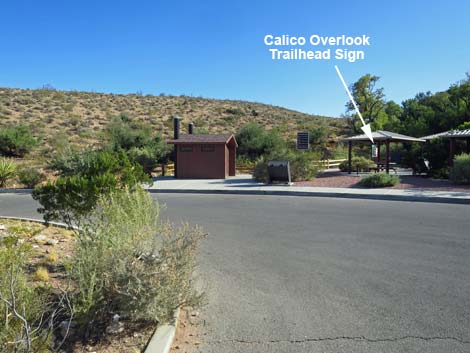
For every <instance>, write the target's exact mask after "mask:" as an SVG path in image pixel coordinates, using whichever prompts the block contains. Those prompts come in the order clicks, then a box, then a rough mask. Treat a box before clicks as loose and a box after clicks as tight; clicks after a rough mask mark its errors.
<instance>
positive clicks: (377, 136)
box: [343, 130, 425, 142]
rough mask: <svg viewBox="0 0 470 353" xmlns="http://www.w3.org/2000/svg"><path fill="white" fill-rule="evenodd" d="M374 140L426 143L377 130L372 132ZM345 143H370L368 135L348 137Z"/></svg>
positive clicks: (414, 138) (421, 140)
mask: <svg viewBox="0 0 470 353" xmlns="http://www.w3.org/2000/svg"><path fill="white" fill-rule="evenodd" d="M372 138H373V139H374V141H376V140H377V141H386V140H389V141H395V142H425V141H424V140H423V139H419V138H416V137H412V136H406V135H402V134H397V133H396V132H390V131H385V130H377V131H373V132H372ZM343 141H370V140H369V137H367V135H366V134H362V135H356V136H351V137H346V138H344V139H343Z"/></svg>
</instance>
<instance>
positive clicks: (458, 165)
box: [451, 153, 470, 184]
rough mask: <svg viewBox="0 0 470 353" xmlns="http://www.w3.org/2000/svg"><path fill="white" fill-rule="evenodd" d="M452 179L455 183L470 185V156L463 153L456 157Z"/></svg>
mask: <svg viewBox="0 0 470 353" xmlns="http://www.w3.org/2000/svg"><path fill="white" fill-rule="evenodd" d="M451 178H452V181H453V182H455V183H462V184H470V154H467V153H462V154H460V155H458V156H456V157H455V159H454V165H453V166H452V171H451Z"/></svg>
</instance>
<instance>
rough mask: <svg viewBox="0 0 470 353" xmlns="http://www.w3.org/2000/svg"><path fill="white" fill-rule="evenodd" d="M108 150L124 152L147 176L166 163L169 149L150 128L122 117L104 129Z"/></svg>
mask: <svg viewBox="0 0 470 353" xmlns="http://www.w3.org/2000/svg"><path fill="white" fill-rule="evenodd" d="M106 133H107V135H108V138H109V148H110V149H111V150H113V151H119V150H124V151H126V153H127V154H128V156H129V158H130V159H131V160H133V161H135V162H136V163H138V164H140V165H141V166H142V168H143V169H144V171H145V172H146V173H147V174H150V173H151V172H152V171H153V169H154V168H155V167H156V166H157V165H158V164H161V163H165V162H167V161H168V159H169V157H170V151H171V148H170V147H169V146H168V145H167V144H166V143H165V141H164V140H163V138H162V137H161V136H160V135H159V134H153V133H152V127H151V126H150V125H147V124H143V123H132V122H131V121H130V120H129V119H126V118H124V117H123V116H121V117H118V118H115V119H113V120H112V121H111V123H110V124H109V125H108V126H107V128H106Z"/></svg>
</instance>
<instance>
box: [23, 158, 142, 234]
mask: <svg viewBox="0 0 470 353" xmlns="http://www.w3.org/2000/svg"><path fill="white" fill-rule="evenodd" d="M54 167H55V168H56V169H57V170H58V171H59V173H60V177H59V178H58V179H57V180H56V181H53V182H49V183H47V184H45V185H42V186H40V187H37V188H36V189H35V190H34V191H33V194H32V196H33V198H34V199H35V200H37V201H38V202H39V203H40V204H41V207H40V208H39V209H38V212H40V213H42V214H43V215H44V220H45V221H46V222H49V221H52V220H58V221H63V222H65V223H67V224H68V225H69V226H71V225H72V223H73V222H75V223H77V222H79V221H80V220H81V218H83V217H84V216H85V215H86V214H87V213H88V212H90V211H91V210H92V209H93V208H94V207H95V205H96V202H97V200H98V199H99V197H100V195H102V194H109V193H110V192H112V191H114V190H115V189H123V188H128V187H129V188H133V187H135V186H136V185H138V184H140V183H143V182H148V181H149V179H148V177H147V176H146V175H145V173H144V172H143V170H142V167H141V166H140V165H138V164H136V163H133V162H132V161H130V160H129V158H128V157H127V154H126V153H125V152H124V151H122V150H121V151H119V152H112V151H91V152H85V153H80V154H72V155H71V156H69V157H68V158H65V159H62V160H61V161H60V163H59V162H58V161H57V160H56V161H55V164H54Z"/></svg>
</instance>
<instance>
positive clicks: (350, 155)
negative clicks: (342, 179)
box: [348, 141, 352, 174]
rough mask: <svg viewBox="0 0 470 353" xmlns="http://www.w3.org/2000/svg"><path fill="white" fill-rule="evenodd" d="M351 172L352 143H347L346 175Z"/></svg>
mask: <svg viewBox="0 0 470 353" xmlns="http://www.w3.org/2000/svg"><path fill="white" fill-rule="evenodd" d="M351 171H352V141H348V173H349V174H351Z"/></svg>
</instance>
